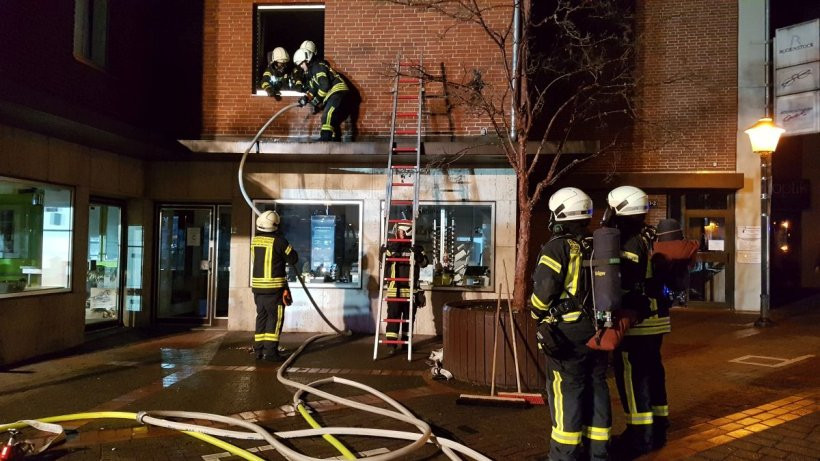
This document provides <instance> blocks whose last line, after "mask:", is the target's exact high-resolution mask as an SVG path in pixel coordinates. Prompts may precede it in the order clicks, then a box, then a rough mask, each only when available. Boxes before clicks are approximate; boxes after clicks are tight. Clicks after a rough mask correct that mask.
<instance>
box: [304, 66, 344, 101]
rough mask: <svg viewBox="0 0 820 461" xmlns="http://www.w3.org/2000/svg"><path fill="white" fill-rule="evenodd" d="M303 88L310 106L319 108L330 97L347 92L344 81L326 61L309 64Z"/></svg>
mask: <svg viewBox="0 0 820 461" xmlns="http://www.w3.org/2000/svg"><path fill="white" fill-rule="evenodd" d="M304 86H305V88H304V89H305V92H306V93H308V94H309V95H310V96H309V98H308V99H309V100H310V102H311V104H313V105H315V106H317V107H321V106H322V105H323V104H324V103H325V101H327V99H328V98H329V97H331V96H332V95H334V94H336V93H338V92H340V91H347V90H348V87H347V84H346V83H345V81H344V79H343V78H342V77H341V76H340V75H339V74H338V73H337V72H336V71H335V70H333V69H332V68H331V67H330V65H329V64H328V63H327V62H326V61H314V62H312V63H310V66H309V67H308V70H307V74H306V75H305V82H304Z"/></svg>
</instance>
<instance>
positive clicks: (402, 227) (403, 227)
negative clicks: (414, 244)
mask: <svg viewBox="0 0 820 461" xmlns="http://www.w3.org/2000/svg"><path fill="white" fill-rule="evenodd" d="M412 228H413V226H412V225H411V224H410V223H398V224H396V234H398V233H399V231H402V232H404V233H405V234H409V233H410V230H411V229H412Z"/></svg>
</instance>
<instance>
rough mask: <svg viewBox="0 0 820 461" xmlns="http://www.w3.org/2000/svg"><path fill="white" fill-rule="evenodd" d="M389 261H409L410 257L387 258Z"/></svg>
mask: <svg viewBox="0 0 820 461" xmlns="http://www.w3.org/2000/svg"><path fill="white" fill-rule="evenodd" d="M387 262H393V263H409V262H410V258H387Z"/></svg>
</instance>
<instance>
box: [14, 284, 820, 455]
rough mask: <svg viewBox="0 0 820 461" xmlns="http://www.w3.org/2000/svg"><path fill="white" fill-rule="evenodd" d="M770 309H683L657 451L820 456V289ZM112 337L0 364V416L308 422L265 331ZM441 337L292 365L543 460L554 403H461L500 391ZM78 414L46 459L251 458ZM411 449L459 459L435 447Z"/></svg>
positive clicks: (668, 358)
mask: <svg viewBox="0 0 820 461" xmlns="http://www.w3.org/2000/svg"><path fill="white" fill-rule="evenodd" d="M756 318H757V316H756V315H749V314H734V313H731V312H725V311H709V310H685V309H680V310H676V311H675V312H674V313H673V332H672V333H671V334H670V335H668V336H667V338H666V340H665V342H664V349H663V353H664V359H665V366H666V370H667V376H668V381H669V383H668V387H669V396H670V398H669V400H670V418H671V423H672V427H671V429H670V435H669V443H668V444H667V446H666V447H665V448H663V449H662V450H661V451H658V452H655V453H653V454H651V455H648V456H645V457H644V459H655V460H670V459H713V460H716V459H738V460H739V459H761V460H764V459H789V460H816V459H820V449H818V448H817V447H818V446H820V413H818V411H817V410H818V405H817V401H818V397H820V376H819V375H820V366H818V365H820V359H818V357H817V354H818V351H820V335H819V334H820V329H818V326H820V300H818V299H813V300H812V299H810V300H807V301H805V300H804V301H802V302H801V303H800V304H799V305H795V306H790V307H788V308H784V309H779V310H777V311H775V313H774V318H775V320H776V325H775V326H774V327H772V328H768V329H762V330H761V329H756V328H754V327H753V325H752V324H753V322H754V320H755V319H756ZM97 336H98V337H97V338H96V339H95V340H94V341H89V343H88V344H86V345H85V346H84V347H82V348H78V349H77V350H74V351H71V352H70V353H68V354H61V355H60V356H53V357H49V358H46V359H41V360H38V361H34V362H31V363H27V364H22V365H19V366H16V367H14V368H10V369H3V370H0V423H9V422H13V421H16V420H19V419H31V418H40V417H46V416H53V415H65V414H74V413H79V412H101V411H120V412H138V411H143V410H183V411H196V412H206V413H214V414H219V415H230V416H234V417H237V418H240V419H242V420H245V421H253V422H256V423H258V424H259V425H261V426H263V427H265V428H266V429H268V430H269V431H271V432H281V431H290V430H296V429H305V428H308V427H309V425H308V423H307V422H305V420H304V419H303V418H302V417H301V416H300V415H299V414H298V413H297V412H294V408H293V406H292V403H293V395H294V393H293V390H292V389H288V388H286V387H285V386H284V385H282V384H281V383H280V382H279V381H278V380H277V378H276V374H277V369H278V366H279V365H277V364H274V363H267V362H257V361H256V360H254V357H253V355H252V354H251V353H250V349H249V346H250V341H251V338H252V334H251V333H250V332H227V331H223V330H196V331H173V330H159V329H157V330H153V331H150V332H143V331H134V330H120V331H113V332H107V333H103V334H101V335H97ZM309 336H312V335H307V334H296V333H286V334H285V335H284V338H285V339H284V342H285V345H286V346H288V347H289V348H291V349H295V348H297V347H298V346H299V345H300V344H301V343H302V342H303V341H304V340H305V339H307V338H308V337H309ZM441 342H442V341H441V338H435V337H425V338H417V342H416V345H415V346H416V350H415V351H414V354H413V359H412V361H410V362H408V361H407V360H406V356H399V355H397V356H393V357H386V356H385V354H381V357H380V358H379V359H377V360H375V361H374V360H373V358H372V354H373V338H372V336H368V337H363V336H359V337H355V336H354V337H328V338H325V339H322V340H318V341H316V342H314V343H313V344H311V345H310V346H308V347H307V348H306V350H305V351H304V352H303V353H302V354H300V355H299V356H298V357H297V358H296V360H295V361H294V362H293V363H292V364H291V366H290V367H289V368H288V369H287V371H286V372H285V375H286V377H288V378H289V379H293V380H295V381H298V382H301V383H308V382H311V381H314V380H317V379H321V378H325V377H329V376H338V377H341V378H347V379H350V380H354V381H357V382H360V383H363V384H366V385H368V386H372V387H374V388H377V389H379V390H380V391H381V392H384V393H385V394H387V395H388V396H390V397H391V398H393V399H395V400H397V401H399V402H401V403H402V404H403V405H405V406H406V407H407V408H408V409H409V410H410V411H411V412H413V413H414V414H415V415H416V416H418V417H419V418H420V419H422V420H424V421H426V422H427V423H429V424H430V426H432V428H433V432H434V433H435V434H436V435H438V436H440V437H445V438H449V439H452V440H455V441H457V442H460V443H462V444H464V445H467V446H469V447H471V448H472V449H474V450H476V451H478V452H480V453H482V454H484V455H485V456H488V457H490V458H492V459H497V460H507V459H514V460H519V459H520V460H531V459H543V458H544V457H545V456H546V452H547V445H548V440H549V429H550V423H549V412H548V410H547V408H546V407H545V406H543V405H541V406H534V407H532V408H529V409H519V408H505V407H482V406H465V405H457V404H456V398H457V397H458V395H459V394H461V393H484V394H486V393H488V391H489V389H487V388H478V387H473V386H469V385H466V384H463V383H459V382H458V381H457V380H454V381H449V382H446V381H438V380H434V379H433V378H432V374H431V372H430V367H429V366H428V365H427V364H426V363H425V362H426V359H427V358H428V355H429V354H430V352H431V351H432V350H434V349H438V348H440V347H441ZM444 366H445V368H446V351H445V363H444ZM456 378H458V377H456ZM611 384H612V390H613V392H612V395H613V396H617V393H616V392H614V383H611ZM321 389H322V390H326V391H329V392H333V393H336V394H338V395H342V396H346V397H349V398H351V399H352V400H354V401H356V402H363V403H368V404H374V405H379V406H381V407H386V406H385V405H384V404H381V403H378V401H377V400H376V399H375V398H374V397H372V396H371V395H369V394H366V393H364V392H363V391H361V390H359V389H356V388H350V387H346V386H341V385H338V384H333V385H329V386H323V387H321ZM307 401H308V405H309V406H310V407H311V409H312V415H313V418H315V419H316V421H317V422H318V423H319V424H321V425H322V426H326V427H330V426H339V427H359V428H377V429H392V430H399V431H412V430H414V429H413V427H412V426H410V425H409V424H406V423H401V422H398V421H396V420H393V419H390V418H388V417H386V416H382V415H373V414H370V413H365V412H362V411H360V410H356V409H351V408H349V407H346V406H343V405H340V404H337V403H334V402H331V401H329V400H327V399H325V398H321V397H316V396H309V397H307ZM613 406H614V416H615V421H614V424H613V434H617V433H619V432H621V431H622V430H623V428H624V419H623V414H622V412H621V411H620V403H619V402H618V401H617V399H616V400H615V401H613ZM199 422H202V421H199ZM63 425H64V427H65V428H66V429H67V435H68V438H67V440H66V441H65V442H63V443H61V444H59V445H58V446H56V447H53V448H51V449H49V450H48V451H47V452H46V454H44V455H41V456H40V459H60V460H101V459H106V460H108V459H112V460H113V459H118V460H128V459H134V460H147V459H150V460H163V459H175V460H179V459H192V460H193V459H196V460H203V459H205V460H209V459H239V458H238V457H236V456H233V455H230V454H229V453H228V452H227V451H226V450H225V449H223V448H220V447H217V446H214V445H212V444H210V443H206V442H204V441H201V440H198V439H195V438H193V437H190V436H188V435H185V434H183V433H180V432H177V431H173V430H170V429H164V428H159V427H154V426H144V425H140V424H138V423H136V422H135V421H131V420H127V419H93V420H85V421H75V422H70V423H64V424H63ZM26 433H27V434H29V433H31V432H30V430H28V431H27V432H26ZM338 439H339V440H340V441H341V442H342V443H343V444H344V445H345V446H346V447H348V448H349V449H350V450H351V451H352V452H357V453H360V454H361V455H360V456H364V455H374V454H379V453H384V452H387V451H390V450H397V449H399V448H401V447H403V446H405V445H406V444H407V443H409V442H403V441H398V440H393V439H385V438H373V437H364V436H359V435H353V436H347V435H346V436H339V437H338ZM3 440H5V436H4V437H3ZM225 440H227V441H229V442H230V443H233V444H235V445H237V446H239V447H242V448H246V449H248V450H249V451H251V452H252V454H253V456H258V457H259V458H261V459H283V457H282V456H281V455H280V454H279V453H278V452H277V451H276V450H274V449H272V448H271V447H270V445H269V444H268V443H266V442H263V441H257V440H235V439H225ZM283 443H285V444H286V445H287V446H289V447H291V448H292V449H295V450H298V451H300V452H302V453H304V454H305V455H308V456H311V457H316V458H334V457H338V456H340V454H339V452H338V451H337V450H336V449H335V448H334V447H333V446H332V445H331V444H329V443H328V442H326V441H325V440H323V439H321V438H318V437H313V438H309V439H305V438H302V439H291V440H283ZM403 459H418V460H421V459H429V460H433V459H436V460H438V459H447V458H446V456H445V455H444V454H443V453H442V452H441V451H439V450H437V449H435V448H434V447H433V446H426V447H423V448H421V449H420V450H419V451H417V452H415V453H413V454H411V455H407V456H405V457H403Z"/></svg>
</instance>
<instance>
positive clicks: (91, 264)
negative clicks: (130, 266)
mask: <svg viewBox="0 0 820 461" xmlns="http://www.w3.org/2000/svg"><path fill="white" fill-rule="evenodd" d="M122 222H123V220H122V207H120V206H118V205H113V204H105V203H95V202H92V203H91V205H90V206H89V208H88V272H87V275H86V300H85V325H86V328H88V329H93V328H98V327H101V326H111V325H115V324H117V323H119V320H120V318H122V316H121V310H122V303H121V302H120V300H121V299H122V277H121V274H122V264H121V261H122V258H121V256H122Z"/></svg>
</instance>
